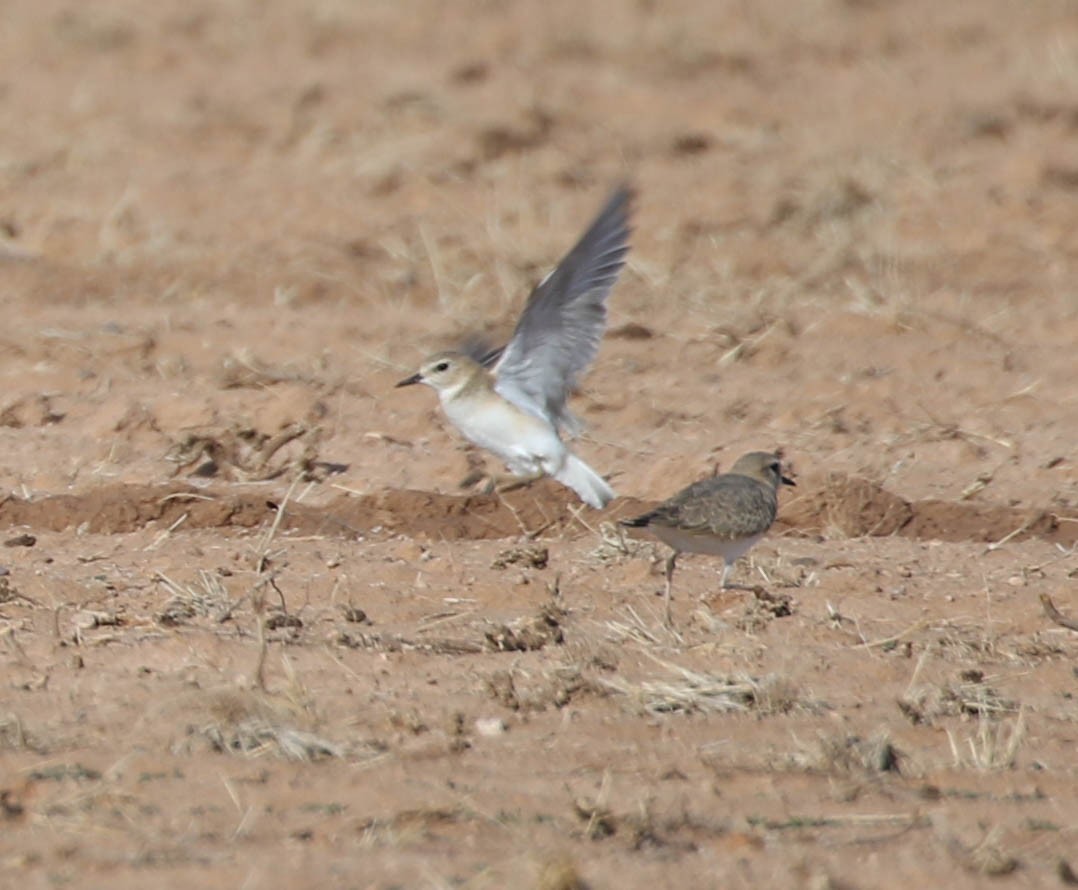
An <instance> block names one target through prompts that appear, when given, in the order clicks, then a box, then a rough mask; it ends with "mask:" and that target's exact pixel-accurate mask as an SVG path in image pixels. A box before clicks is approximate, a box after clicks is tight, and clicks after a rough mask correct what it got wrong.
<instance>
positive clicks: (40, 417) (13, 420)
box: [0, 394, 64, 429]
mask: <svg viewBox="0 0 1078 890" xmlns="http://www.w3.org/2000/svg"><path fill="white" fill-rule="evenodd" d="M63 419H64V414H63V413H61V412H59V411H55V410H53V407H52V402H51V401H50V399H49V397H48V396H46V395H41V394H34V395H26V396H21V397H20V398H18V399H16V400H15V401H13V402H11V403H10V404H8V405H5V406H4V407H3V408H0V426H7V427H11V428H13V429H23V428H24V427H38V426H49V425H51V424H54V423H59V422H60V421H61V420H63Z"/></svg>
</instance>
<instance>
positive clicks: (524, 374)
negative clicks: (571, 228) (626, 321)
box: [494, 186, 632, 431]
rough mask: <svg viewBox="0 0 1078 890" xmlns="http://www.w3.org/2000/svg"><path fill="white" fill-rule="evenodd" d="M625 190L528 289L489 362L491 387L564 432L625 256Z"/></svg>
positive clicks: (572, 421) (627, 191)
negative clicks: (570, 400)
mask: <svg viewBox="0 0 1078 890" xmlns="http://www.w3.org/2000/svg"><path fill="white" fill-rule="evenodd" d="M631 205H632V191H631V190H630V189H629V188H628V187H627V186H622V187H620V188H618V189H617V190H616V191H615V192H614V194H613V195H611V196H610V198H609V199H608V201H607V203H606V205H605V206H604V207H603V209H602V211H601V212H600V213H599V215H598V216H597V217H596V218H595V221H594V222H593V223H592V224H591V226H590V227H589V228H588V230H587V231H586V232H585V233H584V234H583V235H582V236H581V238H580V240H579V241H578V242H577V243H576V246H575V247H573V249H572V250H571V251H569V253H568V254H566V256H565V258H564V259H563V260H562V261H561V262H560V263H559V264H558V266H557V268H555V269H554V271H552V272H551V273H550V274H549V275H547V276H546V278H544V279H543V280H542V281H540V282H539V284H538V285H537V286H536V287H535V289H534V290H533V291H532V293H531V296H529V297H528V302H527V304H526V305H525V307H524V311H523V313H521V316H520V320H519V321H518V322H517V326H516V329H515V330H514V331H513V336H512V338H511V339H510V340H509V343H508V344H507V345H506V347H505V349H504V351H503V352H502V353H501V356H500V357H499V358H498V360H497V364H495V365H494V375H495V384H494V388H495V389H496V390H497V391H498V392H499V393H500V394H501V395H502V396H504V397H505V398H507V399H509V401H511V402H513V403H514V404H516V405H518V406H519V407H521V408H523V409H524V410H526V411H528V412H530V413H532V414H535V415H536V416H538V417H541V418H542V419H544V420H547V421H548V422H550V423H553V424H554V425H556V426H558V427H567V428H569V430H570V431H575V430H574V429H573V428H574V427H575V425H576V421H575V419H574V418H573V417H572V415H571V414H570V413H569V412H568V410H567V409H566V406H565V402H566V399H567V398H568V395H569V391H570V390H571V389H572V388H573V386H574V385H575V384H576V381H577V378H578V377H579V376H580V374H581V373H582V372H583V371H584V370H585V369H586V368H587V367H588V365H590V364H591V363H592V361H594V359H595V355H596V353H597V352H598V351H599V343H600V342H601V341H602V338H603V330H604V328H605V326H606V299H607V297H608V296H609V294H610V291H611V289H612V288H613V287H614V283H615V282H616V281H617V278H618V274H619V273H620V272H621V269H622V267H623V266H624V265H625V256H626V254H627V253H628V252H629V234H630V229H629V214H630V210H631Z"/></svg>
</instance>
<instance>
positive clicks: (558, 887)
mask: <svg viewBox="0 0 1078 890" xmlns="http://www.w3.org/2000/svg"><path fill="white" fill-rule="evenodd" d="M535 890H589V885H588V883H587V882H586V881H585V880H584V879H583V878H582V877H581V876H580V872H578V871H577V869H576V866H575V865H574V864H573V860H571V859H569V858H568V857H567V856H562V857H558V858H557V859H553V860H551V861H549V862H544V863H543V866H542V868H540V869H539V880H538V881H537V882H536V885H535Z"/></svg>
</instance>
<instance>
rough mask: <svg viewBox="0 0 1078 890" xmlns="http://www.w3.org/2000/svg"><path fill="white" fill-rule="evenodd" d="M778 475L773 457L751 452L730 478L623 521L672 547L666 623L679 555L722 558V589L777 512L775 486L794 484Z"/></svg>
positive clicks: (698, 485)
mask: <svg viewBox="0 0 1078 890" xmlns="http://www.w3.org/2000/svg"><path fill="white" fill-rule="evenodd" d="M796 484H797V483H795V482H794V481H793V480H792V479H789V478H787V477H786V476H784V475H783V473H782V462H781V460H780V459H779V456H778V455H777V454H772V453H770V452H767V451H750V452H749V453H748V454H743V455H742V456H741V457H739V458H738V459H737V462H736V463H735V464H734V466H733V467H732V468H731V470H730V472H729V473H722V474H721V475H719V476H712V477H711V478H710V479H701V480H700V481H699V482H694V483H693V484H692V485H690V486H688V488H683V489H682V490H681V491H679V492H678V493H677V494H675V495H674V496H673V497H672V498H670V499H669V500H667V501H663V502H662V503H661V504H659V506H657V507H656V508H655V509H654V510H649V511H648V512H647V513H644V514H643V515H641V516H637V517H636V518H635V519H623V520H621V524H622V525H625V526H628V527H630V528H646V529H648V530H650V531H651V532H652V534H654V535H655V537H657V538H658V539H659V540H660V541H662V542H663V543H664V544H666V545H667V546H669V547H672V548H673V552H672V553H671V554H670V556H669V557H668V558H667V560H666V618H667V623H669V621H670V587H671V583H672V581H673V578H674V565H675V563H677V558H678V556H679V555H680V554H681V553H684V552H689V553H707V554H710V555H711V556H721V557H722V558H723V566H722V581H721V586H722V587H724V588H725V587H726V575H727V573H728V572H729V571H730V566H731V565H733V564H734V562H736V561H737V559H738V558H739V557H740V556H742V555H743V554H745V553H747V552H748V550H749V548H750V547H752V546H753V544H755V543H756V542H757V541H759V540H760V538H762V537H763V536H764V533H765V532H766V531H767V530H768V529H769V528H770V527H771V523H773V522H774V521H775V515H776V513H777V512H778V491H779V486H780V485H796Z"/></svg>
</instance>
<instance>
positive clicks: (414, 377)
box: [394, 374, 423, 389]
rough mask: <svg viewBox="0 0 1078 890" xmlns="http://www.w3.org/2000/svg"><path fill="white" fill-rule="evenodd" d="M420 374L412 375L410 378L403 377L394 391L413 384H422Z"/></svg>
mask: <svg viewBox="0 0 1078 890" xmlns="http://www.w3.org/2000/svg"><path fill="white" fill-rule="evenodd" d="M422 382H423V375H422V374H413V375H412V376H411V377H405V378H404V379H403V380H402V381H400V383H398V384H397V385H396V386H395V387H394V389H400V388H401V387H402V386H411V385H412V384H413V383H422Z"/></svg>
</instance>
